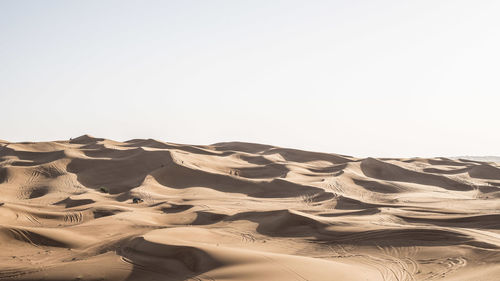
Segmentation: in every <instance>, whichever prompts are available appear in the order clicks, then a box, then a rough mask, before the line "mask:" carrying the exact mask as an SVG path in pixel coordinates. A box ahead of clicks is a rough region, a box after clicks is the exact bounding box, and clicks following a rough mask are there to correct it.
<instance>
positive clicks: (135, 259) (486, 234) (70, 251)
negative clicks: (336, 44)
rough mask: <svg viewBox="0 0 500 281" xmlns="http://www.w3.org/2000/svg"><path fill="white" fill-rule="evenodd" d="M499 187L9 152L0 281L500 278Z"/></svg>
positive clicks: (131, 157) (308, 163)
mask: <svg viewBox="0 0 500 281" xmlns="http://www.w3.org/2000/svg"><path fill="white" fill-rule="evenodd" d="M499 189H500V167H499V166H498V165H497V164H493V163H483V162H477V161H470V160H449V159H444V158H434V159H373V158H367V159H356V158H352V157H346V156H341V155H334V154H324V153H313V152H306V151H299V150H293V149H284V148H278V147H272V146H266V145H258V144H247V143H221V144H215V145H211V146H193V145H178V144H171V143H163V142H158V141H154V140H132V141H128V142H124V143H121V142H115V141H110V140H105V139H96V138H92V137H90V136H82V137H79V138H77V139H73V140H72V141H69V142H66V141H58V142H44V143H8V142H1V143H0V280H174V281H181V280H212V281H213V280H217V281H221V280H226V281H230V280H231V281H263V280H270V281H272V280H279V281H291V280H299V281H306V280H307V281H313V280H317V281H321V280H398V281H403V280H449V281H452V280H453V281H459V280H463V281H467V280H500V250H499V247H500V200H499V197H500V193H499ZM134 198H138V199H141V200H137V199H136V201H137V202H138V203H133V200H134Z"/></svg>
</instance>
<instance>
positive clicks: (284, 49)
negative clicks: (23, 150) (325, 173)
mask: <svg viewBox="0 0 500 281" xmlns="http://www.w3.org/2000/svg"><path fill="white" fill-rule="evenodd" d="M499 11H500V2H498V1H476V2H471V1H439V2H436V1H412V2H401V1H376V3H375V2H374V1H317V2H314V3H312V2H306V1H252V2H244V1H210V2H208V1H140V2H137V1H78V2H77V1H71V2H69V1H2V2H0V36H1V38H2V39H0V63H1V67H0V74H1V75H0V95H1V96H0V97H1V101H2V105H3V106H2V113H3V114H2V130H1V133H0V139H4V140H7V141H50V140H63V139H69V138H70V137H77V136H80V135H82V134H90V135H93V136H95V137H102V138H108V139H114V140H119V141H124V140H129V139H134V138H154V139H158V140H162V141H168V142H175V143H187V144H211V143H217V142H227V141H243V142H254V143H263V144H271V145H277V146H282V147H290V148H297V149H305V150H313V151H323V152H331V153H339V154H345V155H353V156H359V157H365V156H374V157H415V156H421V157H431V156H445V157H452V156H460V155H471V156H495V155H496V156H498V155H500V147H499V146H498V143H500V132H499V131H498V129H496V128H498V123H499V121H500V118H499V115H498V113H497V112H498V105H499V104H500V84H499V82H498V77H500V69H499V68H498V66H499V65H500V53H499V52H498V50H500V37H498V36H496V33H497V31H498V30H499V28H500V18H499V17H498V12H499Z"/></svg>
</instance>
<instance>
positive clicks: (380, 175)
mask: <svg viewBox="0 0 500 281" xmlns="http://www.w3.org/2000/svg"><path fill="white" fill-rule="evenodd" d="M361 171H362V172H363V174H364V175H365V176H367V177H370V178H375V179H379V180H387V181H399V182H409V183H416V184H422V185H431V186H438V187H442V188H444V189H447V190H455V191H468V190H472V189H473V187H472V186H470V185H467V184H464V183H461V182H456V181H454V180H452V179H450V178H447V177H445V176H441V175H435V174H426V173H421V172H417V171H412V170H407V169H405V168H402V167H399V166H397V165H394V164H390V163H387V162H383V161H380V160H377V159H374V158H367V159H364V160H363V161H361Z"/></svg>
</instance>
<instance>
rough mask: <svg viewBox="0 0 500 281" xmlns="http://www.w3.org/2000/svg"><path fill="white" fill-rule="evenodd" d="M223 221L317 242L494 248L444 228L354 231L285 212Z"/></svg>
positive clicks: (270, 212)
mask: <svg viewBox="0 0 500 281" xmlns="http://www.w3.org/2000/svg"><path fill="white" fill-rule="evenodd" d="M226 220H228V221H229V220H230V221H235V220H249V221H252V222H255V223H257V224H258V226H257V229H256V231H257V232H258V233H260V234H263V235H268V236H273V237H301V238H309V239H313V240H314V241H316V242H321V243H336V244H356V245H360V246H395V247H408V246H449V245H462V244H467V245H471V246H475V247H479V248H488V249H497V248H498V247H497V246H496V245H492V244H488V243H485V242H482V241H478V240H475V239H474V238H473V237H470V236H468V235H466V234H463V233H460V232H458V231H454V230H448V229H436V228H434V229H433V228H430V227H426V228H423V227H400V228H384V229H363V227H361V226H356V225H349V223H347V222H346V224H345V226H350V227H349V228H359V230H357V231H339V230H335V226H342V224H339V223H338V222H337V223H335V225H332V224H330V223H327V222H325V221H320V220H318V219H317V218H314V217H309V216H305V215H303V214H300V213H297V212H293V211H289V210H280V211H269V212H246V213H241V214H238V215H235V216H232V217H230V218H227V219H226Z"/></svg>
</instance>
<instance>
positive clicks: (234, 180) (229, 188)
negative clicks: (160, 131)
mask: <svg viewBox="0 0 500 281" xmlns="http://www.w3.org/2000/svg"><path fill="white" fill-rule="evenodd" d="M151 175H152V176H153V177H154V178H155V179H156V181H157V182H158V183H160V184H162V185H164V186H168V187H171V188H188V187H206V188H211V189H214V190H217V191H221V192H229V193H242V194H246V195H248V196H252V197H261V198H278V197H285V198H288V197H297V196H300V195H303V194H313V193H324V190H323V189H320V188H317V187H312V186H307V185H301V184H296V183H292V182H289V181H287V180H284V179H272V180H270V181H259V180H250V179H245V178H240V177H231V176H229V175H223V174H215V173H210V172H206V171H203V170H197V169H192V168H189V167H185V166H182V165H179V164H177V163H171V164H170V165H167V166H165V167H163V168H161V169H159V170H156V171H154V172H152V173H151Z"/></svg>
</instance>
